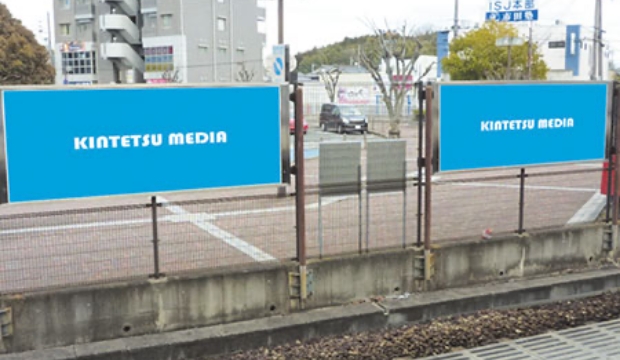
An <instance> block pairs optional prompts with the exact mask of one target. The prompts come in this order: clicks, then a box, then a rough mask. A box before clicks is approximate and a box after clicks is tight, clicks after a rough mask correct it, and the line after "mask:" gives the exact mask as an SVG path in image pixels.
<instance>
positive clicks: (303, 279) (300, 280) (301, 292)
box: [288, 266, 314, 309]
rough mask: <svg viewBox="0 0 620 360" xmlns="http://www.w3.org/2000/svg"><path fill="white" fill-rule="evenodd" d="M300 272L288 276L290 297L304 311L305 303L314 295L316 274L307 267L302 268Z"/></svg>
mask: <svg viewBox="0 0 620 360" xmlns="http://www.w3.org/2000/svg"><path fill="white" fill-rule="evenodd" d="M299 270H300V271H299V272H290V273H289V274H288V283H289V297H290V299H291V301H295V302H298V303H299V307H300V308H301V309H303V303H304V302H305V301H306V300H307V299H308V298H309V297H310V296H312V295H313V294H314V273H313V271H312V270H308V269H307V268H306V267H305V266H300V267H299Z"/></svg>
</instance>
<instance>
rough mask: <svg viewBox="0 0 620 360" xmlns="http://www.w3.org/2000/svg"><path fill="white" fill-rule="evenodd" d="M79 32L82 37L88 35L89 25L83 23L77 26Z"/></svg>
mask: <svg viewBox="0 0 620 360" xmlns="http://www.w3.org/2000/svg"><path fill="white" fill-rule="evenodd" d="M77 32H78V34H80V35H83V34H86V33H87V32H88V23H81V24H78V25H77Z"/></svg>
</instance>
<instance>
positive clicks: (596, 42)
mask: <svg viewBox="0 0 620 360" xmlns="http://www.w3.org/2000/svg"><path fill="white" fill-rule="evenodd" d="M601 8H602V0H596V7H595V10H594V37H593V39H592V40H593V41H592V45H593V47H592V64H591V65H590V68H591V69H590V79H591V80H598V79H599V76H600V75H601V74H602V66H600V65H599V64H602V63H603V59H602V53H603V51H602V50H603V47H602V46H603V28H602V27H603V24H602V22H603V17H602V11H601Z"/></svg>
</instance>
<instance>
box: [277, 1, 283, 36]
mask: <svg viewBox="0 0 620 360" xmlns="http://www.w3.org/2000/svg"><path fill="white" fill-rule="evenodd" d="M278 44H284V0H278Z"/></svg>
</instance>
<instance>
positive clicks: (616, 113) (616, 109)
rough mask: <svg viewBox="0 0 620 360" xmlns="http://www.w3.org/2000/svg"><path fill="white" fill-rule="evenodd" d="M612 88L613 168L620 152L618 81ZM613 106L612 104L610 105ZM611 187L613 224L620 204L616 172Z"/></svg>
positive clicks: (619, 94)
mask: <svg viewBox="0 0 620 360" xmlns="http://www.w3.org/2000/svg"><path fill="white" fill-rule="evenodd" d="M613 86H614V89H613V93H614V96H613V99H614V100H613V102H612V103H613V104H614V105H615V106H614V107H613V110H612V122H614V123H615V124H616V129H615V130H616V131H615V139H614V144H615V149H614V150H615V151H614V154H615V156H616V161H615V162H614V168H615V169H618V156H619V153H620V151H619V150H620V149H618V141H620V124H618V116H620V93H619V92H620V88H618V83H615V82H614V84H613ZM612 106H613V105H612ZM616 172H618V170H616ZM613 189H614V196H613V201H614V213H613V224H614V225H618V217H619V212H620V209H619V208H618V207H619V206H620V203H619V202H618V199H620V197H619V195H618V190H620V177H619V176H618V174H616V176H615V181H614V184H613Z"/></svg>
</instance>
